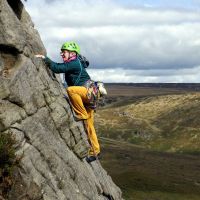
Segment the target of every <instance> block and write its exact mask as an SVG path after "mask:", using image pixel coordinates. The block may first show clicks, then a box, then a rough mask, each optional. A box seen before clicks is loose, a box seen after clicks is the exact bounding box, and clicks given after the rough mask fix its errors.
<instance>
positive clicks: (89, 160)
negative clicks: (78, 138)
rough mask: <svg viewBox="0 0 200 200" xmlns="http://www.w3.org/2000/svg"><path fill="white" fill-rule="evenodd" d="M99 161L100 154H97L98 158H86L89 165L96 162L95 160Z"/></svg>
mask: <svg viewBox="0 0 200 200" xmlns="http://www.w3.org/2000/svg"><path fill="white" fill-rule="evenodd" d="M97 159H100V153H99V154H97V156H94V155H92V156H87V157H86V161H87V162H88V163H91V162H93V161H95V160H97Z"/></svg>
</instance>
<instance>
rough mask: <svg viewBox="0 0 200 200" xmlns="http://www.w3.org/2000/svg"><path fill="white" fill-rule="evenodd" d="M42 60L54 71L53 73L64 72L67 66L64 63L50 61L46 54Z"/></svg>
mask: <svg viewBox="0 0 200 200" xmlns="http://www.w3.org/2000/svg"><path fill="white" fill-rule="evenodd" d="M44 62H45V63H46V64H47V65H48V67H49V68H50V69H51V70H52V71H53V72H54V73H65V72H66V69H67V66H66V64H65V63H56V62H54V61H52V60H51V59H50V58H48V57H47V56H46V57H45V58H44Z"/></svg>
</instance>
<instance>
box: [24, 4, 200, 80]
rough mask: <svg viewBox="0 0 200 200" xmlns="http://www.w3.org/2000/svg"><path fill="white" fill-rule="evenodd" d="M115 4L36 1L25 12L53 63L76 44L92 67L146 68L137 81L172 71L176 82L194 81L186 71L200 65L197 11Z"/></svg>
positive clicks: (199, 29) (199, 19)
mask: <svg viewBox="0 0 200 200" xmlns="http://www.w3.org/2000/svg"><path fill="white" fill-rule="evenodd" d="M116 2H117V1H111V0H101V1H100V0H97V1H92V0H87V1H86V0H77V1H72V0H66V1H64V0H63V1H58V0H52V1H50V0H35V1H28V2H27V3H26V8H27V9H28V11H29V13H30V14H31V16H32V19H33V21H34V23H35V26H36V28H37V29H38V30H39V32H40V34H41V37H42V40H43V42H44V44H45V46H46V48H47V51H48V55H49V56H50V57H52V58H53V59H54V60H57V61H60V58H59V51H60V50H59V49H60V47H61V45H62V43H63V42H65V41H67V40H74V41H77V43H79V45H80V46H81V51H82V54H84V55H85V56H86V57H88V59H89V60H90V63H91V69H99V70H100V71H101V72H102V70H105V71H106V70H110V69H111V68H113V69H116V71H118V70H117V69H126V71H127V70H131V71H132V70H133V71H137V72H139V71H138V70H143V71H144V72H145V73H141V74H140V75H139V74H138V77H139V76H140V77H143V76H145V77H148V73H150V72H151V73H152V72H153V71H154V72H155V71H157V72H162V70H164V71H165V72H166V70H171V72H173V73H172V74H170V77H173V78H174V80H179V81H181V80H183V79H181V78H180V79H178V78H177V77H178V76H179V77H180V76H184V79H185V78H187V79H188V80H191V78H190V77H189V76H187V74H186V73H188V71H187V69H188V70H189V69H192V68H194V67H195V66H198V65H199V58H200V39H199V38H200V34H199V33H200V15H199V12H198V11H196V10H189V9H188V10H187V9H185V8H184V9H183V8H178V9H175V8H174V9H172V8H169V7H166V8H164V7H162V8H160V7H155V6H146V5H145V4H144V6H140V7H139V6H133V5H131V6H129V7H128V6H127V4H126V6H123V4H122V3H120V4H119V3H116ZM150 5H151V4H150ZM184 69H186V71H184ZM176 70H177V71H179V73H180V74H179V75H178V74H177V73H176V72H177V71H176ZM100 71H99V72H100ZM164 71H163V72H164ZM144 74H146V75H144ZM173 74H174V76H173ZM103 75H105V74H104V73H103V72H102V76H103ZM120 75H121V74H120ZM120 75H119V76H120ZM154 75H155V77H156V78H155V79H156V80H160V78H159V77H162V78H165V79H163V81H165V80H169V79H167V78H166V76H162V75H161V73H160V74H159V73H157V75H156V73H155V74H154ZM116 76H117V74H115V78H117V77H116ZM124 76H125V77H127V76H126V75H124ZM193 76H195V74H193ZM149 77H153V76H151V74H149ZM152 79H153V78H151V79H150V78H149V79H148V80H152ZM155 79H153V80H155ZM105 80H106V78H105ZM110 80H114V79H113V78H111V77H110ZM127 80H128V79H127ZM143 80H144V79H142V78H141V81H143ZM145 80H147V79H145ZM186 81H187V80H186Z"/></svg>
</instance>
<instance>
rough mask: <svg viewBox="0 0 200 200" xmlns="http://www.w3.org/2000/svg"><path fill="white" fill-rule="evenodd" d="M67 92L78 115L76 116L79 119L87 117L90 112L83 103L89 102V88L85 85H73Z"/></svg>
mask: <svg viewBox="0 0 200 200" xmlns="http://www.w3.org/2000/svg"><path fill="white" fill-rule="evenodd" d="M67 93H68V95H69V99H70V101H71V103H72V107H73V109H74V111H75V113H76V115H77V116H76V117H77V118H79V119H87V118H88V113H87V111H86V109H85V107H84V105H83V103H85V102H88V99H87V89H86V88H85V87H83V86H71V87H68V88H67Z"/></svg>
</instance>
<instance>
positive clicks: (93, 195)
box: [0, 0, 122, 200]
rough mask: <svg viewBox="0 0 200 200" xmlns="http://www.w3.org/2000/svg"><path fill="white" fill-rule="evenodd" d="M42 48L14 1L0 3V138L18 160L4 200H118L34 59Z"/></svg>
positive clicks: (55, 82) (52, 80) (56, 88)
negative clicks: (6, 137)
mask: <svg viewBox="0 0 200 200" xmlns="http://www.w3.org/2000/svg"><path fill="white" fill-rule="evenodd" d="M45 52H46V51H45V48H44V46H43V44H42V42H41V39H40V36H39V34H38V32H37V31H36V30H35V29H34V24H33V23H32V21H31V19H30V17H29V15H28V14H27V12H26V11H25V9H24V6H23V4H22V2H21V1H19V0H15V1H13V0H0V71H1V75H0V134H9V133H11V134H12V135H13V136H14V137H15V140H16V145H15V149H16V154H17V155H18V156H19V157H21V160H20V163H19V167H18V169H17V171H16V173H15V177H16V179H15V183H14V185H13V187H12V189H11V191H10V193H9V199H11V200H16V199H21V200H22V199H23V200H30V199H32V200H33V199H35V200H36V199H44V200H56V199H58V200H67V199H72V200H76V199H77V200H84V199H85V200H86V199H87V200H89V199H91V200H98V199H99V200H101V199H102V200H103V199H115V200H120V199H122V197H121V191H120V189H119V188H118V187H117V186H116V185H115V184H114V183H113V182H112V180H111V178H110V176H108V175H107V173H106V171H105V170H104V169H103V168H102V166H101V164H100V162H99V161H94V162H92V163H91V164H88V163H87V162H86V161H85V159H84V157H85V156H86V154H87V151H88V148H89V143H88V140H87V136H86V133H85V130H84V127H83V124H82V122H75V121H74V119H73V115H72V111H71V108H70V106H69V104H68V102H67V101H66V99H65V98H64V94H65V91H64V89H63V88H62V85H61V84H60V81H59V78H58V77H55V76H54V75H53V74H52V73H51V72H50V71H49V70H48V68H46V66H45V65H44V63H43V62H42V61H41V60H40V59H36V58H35V57H34V55H35V54H37V53H44V54H45Z"/></svg>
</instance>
